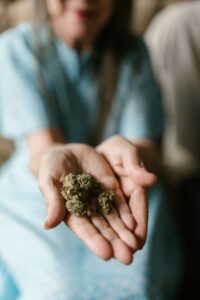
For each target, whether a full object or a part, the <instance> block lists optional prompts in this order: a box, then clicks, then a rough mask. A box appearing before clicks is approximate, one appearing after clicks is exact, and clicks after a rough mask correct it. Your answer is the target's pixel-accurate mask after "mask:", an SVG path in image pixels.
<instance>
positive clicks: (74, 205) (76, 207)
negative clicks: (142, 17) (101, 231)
mask: <svg viewBox="0 0 200 300" xmlns="http://www.w3.org/2000/svg"><path fill="white" fill-rule="evenodd" d="M65 207H66V209H67V210H68V212H69V213H70V214H73V215H75V216H77V217H84V216H86V215H87V213H88V209H89V207H88V205H87V203H86V202H84V201H81V200H80V199H79V197H78V196H73V197H72V199H71V200H68V201H66V203H65Z"/></svg>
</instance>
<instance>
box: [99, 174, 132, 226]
mask: <svg viewBox="0 0 200 300" xmlns="http://www.w3.org/2000/svg"><path fill="white" fill-rule="evenodd" d="M100 182H101V184H102V185H103V186H104V188H105V189H107V190H112V191H115V194H116V197H115V204H116V207H117V210H118V211H119V214H120V217H121V218H122V220H123V222H124V224H126V226H127V227H128V228H129V229H130V230H134V229H135V221H134V218H133V216H132V213H131V211H130V209H129V206H128V205H127V203H126V200H125V199H124V197H123V195H122V192H121V191H120V189H119V183H118V181H117V179H116V178H115V177H114V176H106V177H104V178H102V179H101V180H100Z"/></svg>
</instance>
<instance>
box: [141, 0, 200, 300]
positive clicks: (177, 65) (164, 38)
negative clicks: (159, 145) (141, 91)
mask: <svg viewBox="0 0 200 300" xmlns="http://www.w3.org/2000/svg"><path fill="white" fill-rule="evenodd" d="M199 26H200V2H199V1H184V2H183V3H178V4H173V5H170V6H169V7H167V8H166V9H165V10H164V11H163V12H161V13H160V14H158V15H157V16H156V17H155V19H154V20H153V21H152V23H151V24H150V26H149V28H148V30H147V32H146V34H145V37H146V42H147V44H148V46H149V49H150V51H151V55H152V59H153V63H154V68H155V71H156V75H157V78H158V79H159V82H160V85H161V86H162V90H163V95H164V106H165V112H166V117H167V122H166V123H167V126H166V130H165V134H164V146H163V152H164V161H165V166H166V168H167V176H168V178H169V182H170V184H171V187H172V190H173V193H174V194H175V196H176V197H175V199H176V203H175V211H177V213H176V214H177V218H178V220H179V224H180V227H181V230H182V235H183V238H184V242H185V249H186V268H185V273H186V274H185V278H184V283H183V286H184V288H183V295H182V297H181V298H182V299H183V298H184V297H186V299H188V297H189V298H193V297H195V298H196V297H197V298H198V296H197V295H199V287H198V285H199V266H200V261H199V254H200V247H199V245H200V239H199V234H198V228H199V225H200V224H199V211H200V207H199V197H200V193H199V183H200V159H199V157H200V138H199V137H200V122H199V113H200V101H199V99H200V87H199V79H200V54H199V53H200V52H199V50H200V40H199V34H200V30H199ZM191 228H193V232H192V233H191V230H190V229H191ZM184 299H185V298H184Z"/></svg>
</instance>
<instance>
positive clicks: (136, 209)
mask: <svg viewBox="0 0 200 300" xmlns="http://www.w3.org/2000/svg"><path fill="white" fill-rule="evenodd" d="M129 205H130V208H131V211H132V214H133V216H134V218H135V220H136V224H137V225H136V229H135V236H136V237H137V239H138V241H139V244H140V249H141V248H142V247H143V246H144V244H145V241H146V237H147V225H148V204H147V193H146V190H145V189H144V188H141V187H138V188H137V189H135V191H134V192H133V193H132V195H131V198H130V201H129Z"/></svg>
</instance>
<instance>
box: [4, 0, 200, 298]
mask: <svg viewBox="0 0 200 300" xmlns="http://www.w3.org/2000/svg"><path fill="white" fill-rule="evenodd" d="M5 1H6V2H10V5H9V6H7V7H6V9H5V6H4V2H5ZM108 1H109V0H108ZM119 1H120V0H119ZM121 1H123V0H121ZM177 2H179V3H182V2H188V3H189V2H198V1H197V0H196V1H192V0H191V1H189V0H188V1H184V0H136V1H135V4H134V6H135V7H134V19H133V28H134V31H135V32H136V33H138V34H142V35H145V37H146V39H147V41H149V47H150V50H151V51H152V59H153V61H154V63H155V64H154V67H155V69H156V68H157V73H156V74H157V78H158V81H160V84H161V88H162V89H163V95H164V98H165V106H166V107H167V109H166V112H167V113H169V111H170V109H171V110H172V112H171V115H170V113H169V115H168V120H167V122H168V124H167V130H166V133H165V137H164V151H163V157H164V167H165V171H166V181H167V182H168V185H169V191H170V193H171V194H170V195H171V197H170V200H171V202H172V203H171V204H172V209H173V213H174V216H175V217H176V220H177V224H178V226H179V229H180V231H181V233H182V238H183V244H184V249H185V265H184V278H183V283H182V287H181V289H180V299H181V300H183V299H187V300H189V299H191V300H193V299H195V300H196V299H197V300H198V299H200V292H199V284H200V275H199V268H200V258H199V257H200V234H199V228H200V221H199V220H200V188H199V186H200V153H199V152H200V121H199V120H200V42H199V41H200V11H199V21H198V20H196V19H195V18H194V22H193V28H195V35H194V36H193V35H192V34H191V32H190V33H189V34H188V36H189V38H188V42H186V41H187V37H186V35H187V33H186V31H185V32H184V28H183V27H182V28H180V27H181V25H180V26H176V34H177V32H179V38H180V40H181V39H183V40H184V43H183V42H182V43H181V46H180V48H179V47H178V44H177V43H176V45H177V51H176V54H174V55H177V59H178V56H179V53H178V51H182V50H181V47H183V48H184V51H185V52H184V53H185V54H184V55H185V57H186V58H187V57H188V56H192V59H190V63H191V65H192V66H193V67H194V68H193V69H194V72H193V73H191V74H193V76H190V78H189V79H190V85H191V89H188V93H189V96H187V99H186V98H185V99H184V101H185V102H184V101H183V102H182V103H183V104H184V103H186V105H185V106H184V108H185V112H186V113H185V115H184V114H183V116H182V118H181V113H180V111H181V110H180V107H181V106H182V104H180V102H178V99H180V100H181V101H182V100H183V97H182V96H180V95H182V94H178V95H179V96H177V95H175V90H176V87H174V88H173V85H172V83H170V88H169V86H168V85H167V84H168V83H169V79H170V78H171V80H174V78H175V77H172V76H171V75H170V72H169V69H168V70H164V71H163V69H162V67H161V69H159V61H158V60H157V57H156V53H158V52H159V51H160V52H162V50H163V49H164V48H162V47H164V45H165V42H166V41H165V40H163V39H161V38H160V37H162V31H160V32H159V30H158V29H156V30H154V29H155V28H154V27H156V22H157V27H158V28H159V22H160V19H163V21H162V20H161V23H160V24H161V25H162V26H164V27H165V22H166V24H167V23H169V22H170V20H169V19H168V18H169V17H168V16H170V11H168V13H166V14H165V13H164V14H163V15H162V13H161V12H163V11H164V10H165V9H166V7H167V9H168V8H169V9H170V7H172V6H174V5H175V6H176V3H177ZM199 7H200V6H199ZM172 10H173V9H172ZM175 10H176V9H175ZM188 12H189V10H188ZM32 15H33V11H32V1H31V0H9V1H8V0H0V32H3V31H4V30H6V29H8V28H10V27H13V26H15V25H17V24H19V23H20V22H23V21H26V20H31V18H32ZM157 15H159V17H158V19H157V18H156V16H157ZM171 15H173V14H172V13H171ZM177 15H179V16H181V14H180V13H178V14H177ZM182 15H183V13H182ZM153 19H154V20H156V21H155V23H153V25H152V20H153ZM165 19H167V20H165ZM183 19H185V20H186V17H184V18H182V20H183ZM164 20H165V21H164ZM197 21H198V22H197ZM172 22H174V23H173V25H172V28H173V26H174V24H175V23H176V22H177V24H178V23H179V19H178V18H177V20H176V13H175V14H174V17H172ZM195 22H196V23H195ZM186 23H188V21H186ZM168 25H169V24H168ZM168 25H167V26H168ZM174 27H175V26H174ZM168 28H169V26H168ZM178 28H179V29H178ZM185 28H186V27H185ZM188 28H189V29H188V30H189V31H190V27H188ZM163 33H164V31H163ZM154 36H155V38H154ZM174 36H175V35H174ZM176 38H177V36H176ZM159 39H160V45H158V43H159ZM166 40H167V39H166ZM155 43H157V45H156V48H155V47H154V44H155ZM189 44H190V45H191V48H190V47H188V45H189ZM174 45H175V41H174ZM166 47H168V44H166ZM198 47H199V48H198ZM197 49H198V50H199V51H197ZM158 50H159V51H158ZM151 51H150V52H151ZM156 51H157V52H156ZM164 51H165V53H166V52H167V48H166V49H164ZM186 51H188V53H186ZM174 53H175V52H174ZM160 54H161V53H159V56H160V57H161V55H160ZM170 54H171V53H170V49H169V57H170ZM163 56H164V53H163ZM169 57H168V56H167V57H164V60H163V61H165V58H166V63H167V62H168V61H167V60H169ZM175 60H176V57H175ZM183 61H184V56H183ZM181 64H182V62H181ZM168 66H169V65H168ZM163 68H164V67H163ZM183 70H184V72H185V73H186V72H187V67H186V68H185V69H184V68H183ZM167 71H168V73H167ZM191 72H192V71H191ZM177 74H178V73H177ZM174 76H175V74H174ZM177 76H179V75H177ZM174 82H179V83H180V82H181V81H179V79H178V77H176V78H175V80H174ZM174 82H173V83H174ZM185 82H186V84H185V86H187V79H185ZM196 83H198V84H196ZM193 84H194V85H193ZM180 85H181V87H182V86H183V85H184V83H183V84H182V83H180ZM194 86H197V90H195V95H194V97H193V96H192V91H194V89H195V88H194ZM170 89H171V90H170ZM182 92H183V93H184V94H186V92H185V91H184V89H183V91H182ZM176 96H177V98H176ZM192 100H193V101H192ZM170 101H172V102H173V105H172V106H174V104H175V105H177V107H178V110H176V112H174V111H173V109H172V108H171V107H169V109H168V103H170ZM166 103H167V104H166ZM169 106H170V105H169ZM176 113H177V115H179V118H178V117H177V115H176ZM188 116H190V118H189V119H188V118H187V117H188ZM174 120H175V121H176V122H174ZM177 120H178V121H177ZM170 122H171V123H170ZM173 122H174V123H173ZM187 122H188V124H189V125H193V127H191V128H190V130H189V127H188V129H187ZM174 124H175V125H176V126H175V125H174ZM183 125H185V127H184V126H183ZM187 131H188V132H189V133H188V136H187ZM179 137H180V141H179V140H178V139H179ZM182 137H184V138H182ZM185 137H187V138H186V139H185ZM191 137H193V140H194V141H195V143H193V142H191ZM181 138H182V140H181ZM13 147H14V145H13V143H12V141H7V140H5V139H3V138H2V137H0V165H2V164H3V162H5V161H6V160H7V159H8V158H9V156H10V155H11V153H12V151H13Z"/></svg>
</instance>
